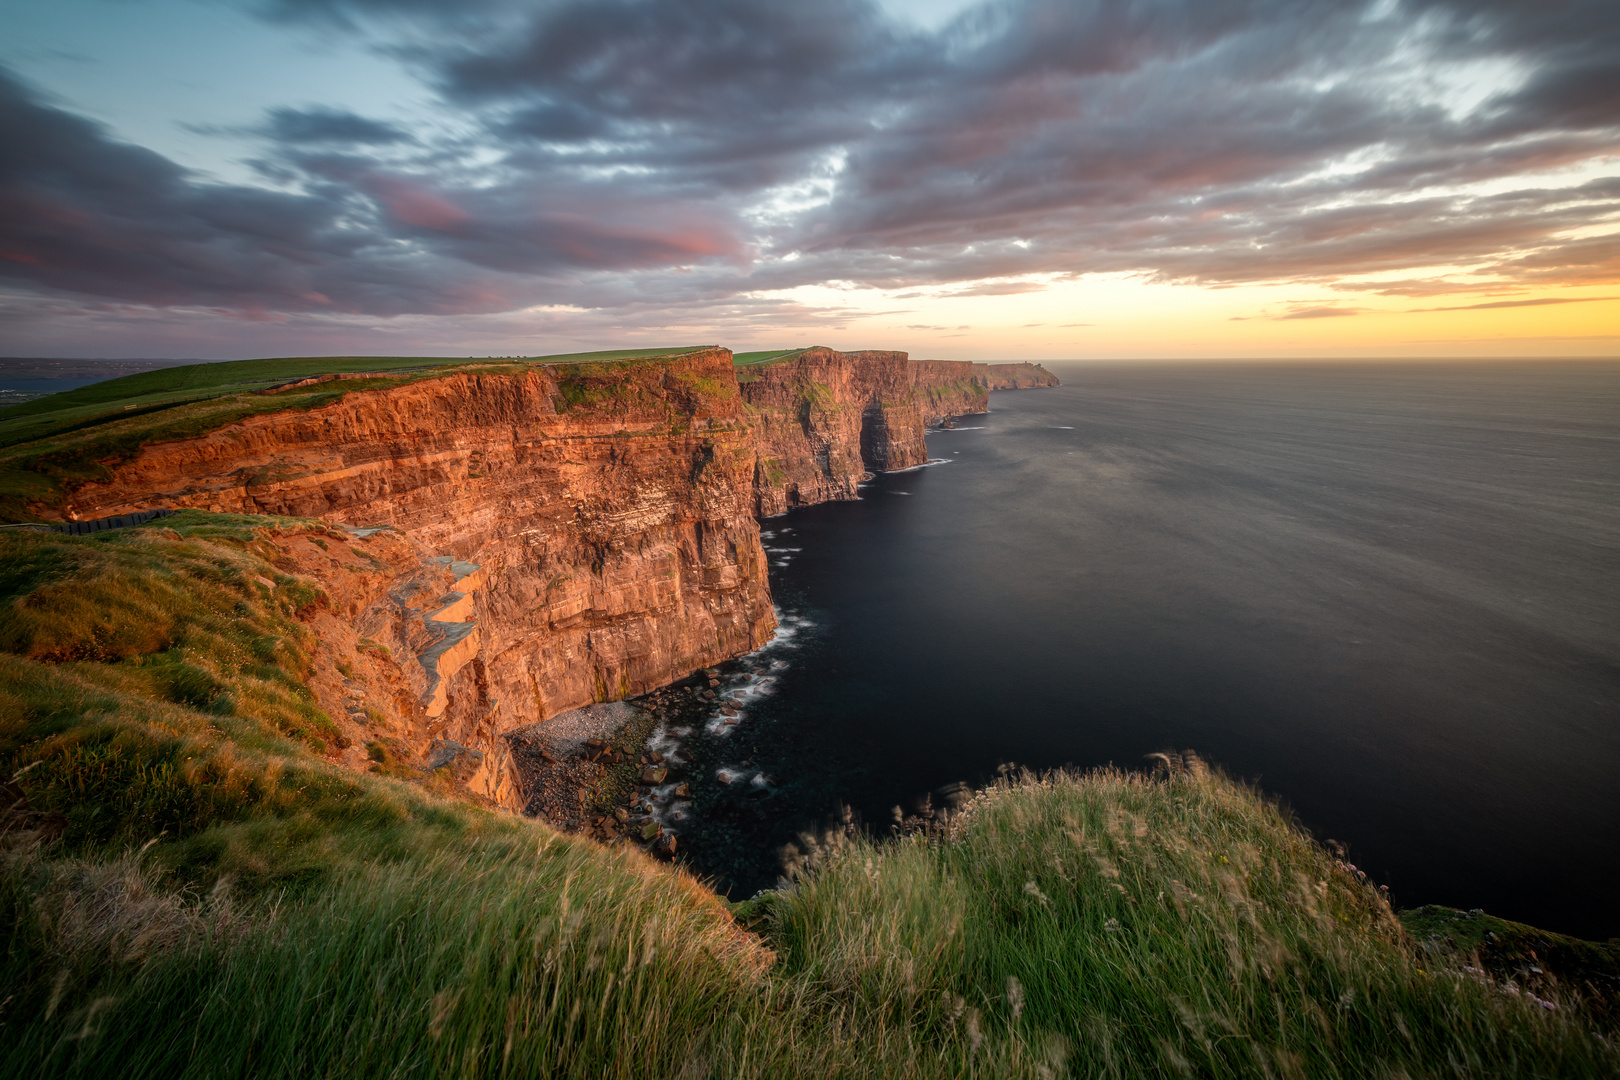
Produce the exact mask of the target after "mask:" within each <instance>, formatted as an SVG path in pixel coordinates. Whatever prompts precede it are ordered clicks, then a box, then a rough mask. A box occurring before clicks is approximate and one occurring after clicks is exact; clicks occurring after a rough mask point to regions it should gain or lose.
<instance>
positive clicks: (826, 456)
mask: <svg viewBox="0 0 1620 1080" xmlns="http://www.w3.org/2000/svg"><path fill="white" fill-rule="evenodd" d="M981 367H983V365H980V364H972V363H967V362H965V361H953V360H911V359H909V358H908V357H907V356H906V354H905V353H903V352H853V353H841V352H835V351H833V350H832V349H807V350H805V351H804V352H803V353H801V354H800V355H799V356H798V357H797V358H795V359H792V360H785V361H781V362H779V363H774V364H769V365H766V366H763V367H760V368H745V369H743V371H742V373H741V374H740V375H739V377H738V381H739V383H740V384H741V388H742V396H743V400H744V401H746V402H747V403H748V404H749V406H750V407H752V408H753V409H754V410H756V423H757V425H758V428H759V466H758V469H757V470H756V472H755V474H754V487H755V491H756V495H757V503H758V509H759V513H760V514H761V515H771V514H780V513H783V512H784V511H786V510H787V509H788V508H790V507H793V506H808V505H811V504H813V503H819V502H827V501H829V500H834V499H853V498H856V497H857V495H856V484H858V483H859V482H860V481H861V479H862V478H863V477H864V476H865V475H866V474H867V473H870V472H888V471H892V470H895V469H909V468H912V467H913V466H917V465H921V464H923V463H925V462H926V461H927V460H928V447H927V445H926V443H925V442H924V439H923V432H924V430H925V429H926V428H927V427H928V425H930V424H934V423H938V422H939V421H940V420H943V419H944V418H945V417H947V416H960V415H963V414H966V413H982V412H984V411H986V409H988V408H989V401H990V398H989V391H988V389H987V384H988V380H987V379H986V378H985V377H984V375H983V373H982V372H980V371H979V370H977V369H979V368H981Z"/></svg>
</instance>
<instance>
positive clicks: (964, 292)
mask: <svg viewBox="0 0 1620 1080" xmlns="http://www.w3.org/2000/svg"><path fill="white" fill-rule="evenodd" d="M1046 289H1047V285H1046V283H1045V282H1041V281H984V282H980V283H979V284H977V285H970V286H968V287H967V288H965V289H952V290H951V291H950V292H948V293H945V294H944V295H946V296H1017V295H1019V294H1020V293H1032V292H1045V291H1046Z"/></svg>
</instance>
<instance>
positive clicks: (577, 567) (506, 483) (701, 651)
mask: <svg viewBox="0 0 1620 1080" xmlns="http://www.w3.org/2000/svg"><path fill="white" fill-rule="evenodd" d="M1007 366H1009V367H1021V366H1019V365H1007ZM1015 374H1017V377H1025V376H1023V375H1022V374H1021V373H1015ZM323 377H324V378H326V379H327V380H328V381H327V382H326V383H325V384H323V385H326V386H330V387H334V388H337V389H338V390H339V391H340V393H337V394H334V396H333V400H331V401H330V403H327V404H322V405H319V406H318V407H313V408H308V409H288V410H284V411H274V412H265V413H260V414H258V415H250V416H248V417H246V418H245V419H242V420H240V421H238V422H235V423H231V424H229V425H228V426H224V427H221V428H219V429H217V430H213V431H209V432H206V433H205V434H201V435H198V436H195V437H190V438H180V439H170V440H168V441H163V442H156V443H153V444H151V445H145V446H142V447H140V448H139V450H138V451H136V452H134V453H132V454H130V455H129V456H127V457H126V458H125V459H123V460H110V461H107V462H104V463H103V469H104V476H105V479H101V480H96V481H93V482H88V483H84V484H82V485H81V486H78V487H77V488H76V489H74V490H72V491H71V492H70V493H69V494H68V495H67V496H66V498H65V502H64V504H63V506H62V508H61V509H62V511H63V513H64V515H65V516H66V517H68V518H70V519H85V518H96V517H103V516H107V515H111V514H118V513H125V512H128V511H130V510H133V509H138V508H142V507H150V506H169V507H175V508H195V509H201V510H209V511H215V512H227V513H246V514H271V515H288V516H296V517H304V518H319V519H321V520H323V521H325V522H327V523H329V524H332V525H341V526H345V527H346V528H347V529H348V530H350V533H351V534H354V535H358V536H360V537H363V538H366V539H368V540H369V538H370V537H371V536H372V535H374V534H373V533H371V532H370V530H372V529H376V528H379V527H384V526H387V527H391V529H392V530H395V531H397V533H398V534H399V535H398V536H397V538H396V539H395V540H391V541H389V542H388V543H387V544H383V545H382V547H384V548H387V550H388V551H390V552H391V554H390V555H388V556H387V558H386V559H385V560H384V562H383V563H377V562H376V558H377V556H375V555H372V556H363V557H362V562H360V563H355V564H354V565H350V563H352V562H353V560H351V559H350V558H349V556H348V555H347V554H343V553H334V554H333V555H331V556H330V557H328V556H323V555H310V558H312V559H313V564H312V565H308V566H302V570H303V572H306V573H309V574H311V575H312V576H314V577H316V578H317V579H318V580H325V579H327V578H336V579H337V580H338V581H339V582H340V587H339V588H337V589H336V590H335V591H334V595H336V596H338V600H337V601H336V603H337V607H336V609H335V610H336V611H337V612H338V616H339V617H341V619H342V620H343V624H344V626H343V629H342V631H341V632H340V631H339V629H337V628H336V627H333V628H330V632H331V633H332V634H338V635H339V636H342V634H348V635H349V636H353V637H355V638H356V640H357V641H358V640H360V639H364V640H367V641H372V642H375V643H377V644H379V645H381V646H383V647H384V648H385V649H387V650H388V651H389V655H391V656H394V657H396V658H401V657H406V658H411V659H412V662H401V663H399V664H398V665H397V666H398V668H399V670H398V672H396V673H393V674H389V675H388V676H387V680H385V681H389V682H390V683H391V684H398V685H399V686H401V687H404V688H408V691H409V692H408V693H406V692H405V691H404V690H403V689H402V690H401V691H400V693H397V694H394V695H393V698H396V699H398V700H397V702H396V704H395V705H392V706H390V711H389V714H388V720H389V723H388V728H389V730H390V731H391V732H394V734H395V735H396V736H397V737H398V738H399V739H400V740H401V741H402V743H403V744H404V745H403V749H402V752H408V753H409V754H414V755H424V754H426V753H427V752H428V751H429V750H430V749H431V748H432V747H434V746H441V747H442V746H443V745H444V744H454V747H456V748H464V749H466V750H467V751H470V752H473V753H475V754H476V755H481V758H480V760H481V761H482V762H483V764H482V765H481V766H480V768H481V769H482V770H483V771H482V772H480V773H479V774H478V777H477V778H475V779H476V780H477V782H476V784H475V787H476V788H477V790H478V791H479V793H480V794H482V795H485V796H487V797H490V798H494V799H497V800H501V801H511V799H510V798H509V796H510V792H509V791H508V790H507V789H508V788H509V787H510V784H509V779H507V778H505V777H504V773H503V771H502V766H501V765H500V762H501V760H502V759H503V758H504V755H505V740H504V739H503V738H501V736H503V735H504V734H505V733H507V732H509V731H512V730H514V729H516V728H519V727H523V726H526V725H528V724H532V723H534V722H536V721H540V720H544V719H547V718H549V717H551V716H553V715H555V714H557V713H559V712H562V711H565V710H568V709H572V708H576V707H578V706H580V705H585V704H589V703H591V702H598V701H611V700H617V699H620V698H624V697H629V696H633V695H636V694H640V693H644V692H646V691H648V690H651V689H653V688H655V687H658V686H661V685H664V684H665V683H668V682H670V681H673V680H675V679H678V678H681V677H683V676H685V675H686V674H688V673H690V672H691V671H693V670H694V669H696V668H700V667H705V666H708V665H711V664H714V663H716V662H718V661H720V660H723V659H726V658H727V657H731V656H735V655H738V654H740V653H743V652H747V651H750V650H752V649H755V648H758V647H759V646H760V645H762V644H764V643H765V642H766V641H767V640H768V639H769V638H770V636H771V635H772V633H773V631H774V629H775V625H776V624H775V616H774V613H773V609H772V606H771V598H770V590H769V583H768V580H767V572H766V559H765V555H764V551H763V549H762V548H761V546H760V541H759V525H758V522H757V520H756V514H773V513H779V512H781V511H783V510H785V509H787V508H788V507H790V506H795V505H807V504H810V503H816V502H823V501H826V500H829V499H851V498H855V497H856V484H857V482H858V481H859V480H860V479H861V478H862V477H864V476H865V475H866V474H868V473H869V472H873V471H879V470H893V469H904V468H910V467H912V466H915V465H920V464H923V463H924V462H926V461H927V460H928V450H927V446H926V444H925V442H924V431H925V429H926V428H927V427H928V426H929V425H930V424H934V423H937V422H938V421H940V420H942V419H944V418H945V417H947V416H951V415H957V414H962V413H974V412H983V411H985V409H986V408H987V404H988V392H989V391H988V387H989V386H990V385H992V384H993V383H994V382H995V381H996V380H997V379H998V378H1004V377H1003V376H999V375H994V374H992V373H991V372H989V371H988V369H986V368H985V366H984V365H975V364H970V363H965V362H963V363H959V362H951V361H912V360H910V359H908V358H907V356H906V355H905V354H904V353H898V352H857V353H839V352H835V351H833V350H830V349H819V348H818V349H810V350H807V351H806V352H804V353H803V354H800V355H799V356H797V357H796V358H794V359H792V360H790V361H784V362H781V363H776V364H770V365H767V366H763V367H759V368H744V369H742V370H741V374H740V375H739V373H738V372H737V371H736V370H735V369H734V368H733V365H732V356H731V353H730V352H729V351H727V350H725V349H718V348H715V349H703V350H697V351H693V352H688V353H683V354H679V355H672V356H663V357H656V358H651V359H641V360H635V361H629V362H622V363H596V364H568V365H563V364H557V365H544V364H516V365H487V364H485V365H469V366H467V367H465V368H461V369H451V370H447V371H445V372H444V373H443V374H434V375H431V376H428V377H422V378H417V379H415V380H414V381H408V382H403V383H398V384H386V385H378V384H377V383H375V382H374V381H373V382H366V381H364V380H357V381H354V382H349V383H345V382H344V381H343V380H342V379H341V378H340V377H336V376H331V375H327V376H323ZM1008 377H1014V376H1008ZM345 386H352V387H355V389H351V390H346V391H344V390H343V389H342V388H343V387H345ZM281 389H283V390H285V389H287V388H286V387H282V388H281ZM375 535H378V536H385V535H393V534H392V533H389V534H375ZM379 543H381V541H380V540H379ZM368 549H369V548H368ZM313 550H314V549H311V552H313ZM323 550H324V549H323ZM352 550H354V551H359V550H360V549H359V548H352ZM377 550H379V551H380V550H382V548H379V549H377ZM306 554H308V553H306ZM328 563H329V564H330V565H328ZM374 563H375V565H376V567H382V566H383V565H385V564H386V566H387V568H388V573H387V574H386V575H385V578H386V580H385V579H384V578H377V577H376V574H372V575H371V576H370V577H367V578H366V579H365V580H368V581H372V584H371V586H369V587H368V589H366V590H361V591H359V592H357V591H356V589H357V588H358V586H357V584H356V581H358V580H359V579H355V580H350V577H349V575H354V574H357V573H359V572H360V570H361V569H367V568H371V567H372V566H373V564H374ZM378 573H381V570H380V569H379V570H378ZM373 578H376V580H372V579H373ZM356 647H357V648H360V647H359V646H356ZM360 651H362V652H363V651H364V649H363V648H361V649H360ZM379 678H381V675H379ZM318 689H319V690H320V693H321V696H322V701H323V703H325V699H326V698H327V697H332V698H333V703H332V705H331V708H332V709H333V710H334V715H337V712H336V710H341V709H344V708H347V706H348V704H349V702H348V701H347V700H346V699H344V697H343V695H344V694H347V693H349V692H351V691H352V690H353V689H354V688H353V687H352V686H348V685H345V686H344V687H341V688H339V687H337V686H336V684H334V686H333V687H323V688H318ZM407 698H408V699H410V700H412V701H414V702H415V704H414V705H413V706H410V707H409V708H407V707H406V706H405V704H403V703H404V702H405V701H406V699H407ZM491 770H493V772H491Z"/></svg>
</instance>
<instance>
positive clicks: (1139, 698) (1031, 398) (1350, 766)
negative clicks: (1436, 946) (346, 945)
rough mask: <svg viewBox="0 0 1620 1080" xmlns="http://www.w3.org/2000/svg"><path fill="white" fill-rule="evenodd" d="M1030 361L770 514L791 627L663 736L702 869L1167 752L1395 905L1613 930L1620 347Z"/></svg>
mask: <svg viewBox="0 0 1620 1080" xmlns="http://www.w3.org/2000/svg"><path fill="white" fill-rule="evenodd" d="M1051 367H1052V369H1053V370H1054V371H1055V372H1056V373H1057V374H1058V375H1059V377H1060V378H1061V379H1062V380H1063V384H1064V385H1063V386H1062V387H1061V388H1059V389H1055V390H1040V391H1021V392H1009V393H998V394H994V395H992V398H991V407H992V410H993V411H992V412H991V413H990V414H989V415H988V416H984V417H973V418H968V419H966V420H964V421H963V426H962V427H961V428H960V429H958V430H955V431H942V432H938V433H935V434H931V435H930V437H929V448H930V450H931V452H932V453H933V455H934V456H935V457H937V458H943V459H946V460H947V462H948V463H947V464H941V465H937V466H934V467H928V468H923V469H919V470H914V471H912V472H908V473H900V474H888V475H884V476H881V477H879V478H878V479H877V480H876V481H874V482H873V483H872V484H870V485H869V486H868V487H866V488H865V489H864V494H865V497H864V498H863V499H862V501H860V502H856V503H843V504H833V505H826V506H820V507H812V508H809V509H805V510H799V511H794V512H792V513H790V514H788V515H786V516H784V517H780V518H774V519H771V520H769V521H768V522H766V524H765V529H766V532H767V534H768V535H767V538H766V545H767V548H768V549H769V550H771V552H772V560H773V569H772V575H773V577H772V587H773V589H774V591H775V594H776V597H777V602H778V605H779V607H780V608H781V612H782V615H783V619H784V627H785V630H786V633H785V634H784V635H783V638H782V640H780V641H779V642H777V643H776V644H774V645H773V646H772V647H770V648H769V649H767V650H765V651H764V652H762V653H760V654H756V655H755V656H752V657H748V658H745V659H744V660H742V661H738V662H733V663H732V664H730V665H728V666H727V669H726V670H727V674H728V686H729V687H732V688H734V689H733V691H732V692H733V693H737V694H739V696H740V698H741V700H740V704H741V705H742V706H743V711H742V716H741V722H740V723H737V724H735V725H724V724H723V723H720V722H718V718H717V719H716V720H715V721H711V723H710V724H709V725H708V728H707V730H705V729H704V728H703V727H701V726H699V727H695V728H693V729H692V730H691V732H690V734H689V735H687V736H686V737H684V738H682V739H681V740H680V741H681V743H682V744H683V747H684V749H685V750H686V752H688V753H690V754H691V755H693V756H694V757H695V758H696V759H697V760H696V762H695V763H694V765H693V767H692V774H693V776H694V778H695V781H696V782H695V783H694V796H695V799H694V805H693V807H692V812H691V815H690V820H689V821H688V822H687V823H686V824H685V826H684V829H683V832H684V839H685V841H686V850H687V852H688V856H689V858H690V859H691V860H692V863H693V865H694V868H695V869H697V870H699V871H702V872H706V873H709V874H712V875H715V876H716V877H717V878H718V879H719V880H720V882H721V884H722V885H728V886H730V887H731V889H732V892H733V894H734V895H735V894H738V893H742V894H746V893H748V892H752V891H753V890H754V889H755V888H758V887H761V886H764V885H768V884H770V883H771V882H772V881H773V880H774V878H775V870H776V865H777V863H776V859H777V854H776V853H777V849H778V848H779V847H780V845H781V844H783V843H785V842H787V841H789V840H791V839H792V837H793V836H794V835H795V833H796V832H797V831H798V830H800V829H802V828H805V827H807V826H809V825H812V824H814V823H816V822H818V821H825V820H826V819H827V817H828V815H829V814H831V813H832V812H833V810H834V808H835V807H836V806H837V805H838V804H839V803H841V802H842V803H847V804H848V805H850V806H852V807H853V808H854V809H855V810H856V811H857V813H859V814H860V815H861V816H862V818H863V819H865V820H866V821H868V822H871V823H873V824H876V825H879V826H884V825H886V824H887V822H889V821H890V820H891V810H890V808H891V807H893V806H895V805H897V804H898V805H902V806H905V807H907V808H909V807H911V806H912V805H913V804H914V803H915V802H916V800H917V799H918V798H919V797H921V796H924V795H926V794H927V793H929V792H931V791H934V790H936V789H940V788H941V787H942V786H943V785H947V784H949V783H950V782H953V781H967V782H983V781H985V780H986V779H989V778H991V777H993V776H994V774H995V770H996V767H997V765H999V764H1000V763H1002V762H1017V763H1019V764H1022V765H1029V766H1033V767H1037V768H1040V767H1049V766H1056V765H1063V764H1067V763H1072V764H1074V765H1078V766H1092V765H1100V764H1104V763H1108V762H1114V763H1118V764H1122V765H1129V766H1132V767H1137V766H1141V765H1143V764H1144V762H1143V755H1145V754H1147V753H1149V752H1152V751H1155V750H1161V749H1166V748H1194V749H1196V750H1197V751H1198V752H1199V753H1201V754H1203V755H1204V756H1205V757H1206V758H1208V759H1210V760H1212V761H1214V762H1216V763H1218V764H1220V765H1221V766H1223V767H1225V768H1226V769H1227V770H1228V771H1229V772H1231V773H1233V774H1235V775H1238V776H1242V777H1246V778H1250V779H1253V780H1256V781H1258V783H1259V784H1260V785H1261V786H1262V787H1263V788H1264V789H1265V790H1266V791H1267V792H1269V793H1271V794H1273V795H1276V796H1278V797H1280V798H1282V799H1283V800H1285V801H1286V802H1287V803H1288V804H1289V805H1290V806H1291V807H1293V809H1294V810H1295V811H1296V812H1297V813H1298V814H1299V815H1300V817H1301V819H1302V820H1303V821H1304V822H1305V823H1306V824H1307V825H1309V826H1310V827H1311V828H1312V829H1313V830H1314V831H1315V832H1316V833H1317V835H1318V836H1322V837H1331V838H1336V839H1339V840H1341V841H1344V842H1345V843H1347V844H1348V845H1349V847H1350V850H1351V858H1352V859H1353V860H1354V861H1356V862H1357V863H1358V864H1360V865H1361V866H1362V867H1363V868H1364V869H1366V870H1367V871H1368V872H1369V873H1371V874H1372V875H1373V876H1374V877H1375V878H1376V879H1377V880H1379V881H1380V882H1382V883H1385V884H1388V885H1389V886H1390V887H1391V889H1392V894H1393V896H1394V897H1395V900H1396V902H1397V904H1399V905H1401V906H1410V905H1415V904H1420V903H1426V902H1440V903H1447V904H1453V905H1457V906H1460V907H1484V908H1486V909H1487V910H1490V911H1492V912H1494V913H1497V914H1500V915H1503V916H1506V917H1510V918H1516V919H1522V920H1525V921H1528V922H1532V923H1535V924H1538V925H1542V926H1546V927H1549V928H1554V929H1561V930H1565V931H1569V932H1573V933H1579V934H1583V935H1586V936H1591V937H1608V936H1610V935H1617V934H1620V904H1617V902H1616V899H1615V888H1616V885H1617V883H1620V882H1617V879H1620V872H1617V871H1616V869H1615V866H1616V862H1617V860H1620V588H1617V582H1620V365H1617V364H1563V363H1546V364H1523V363H1514V364H1498V363H1492V364H1477V365H1455V364H1452V365H1431V366H1403V367H1391V366H1387V365H1379V366H1374V365H1362V366H1358V365H1349V364H1334V365H1328V366H1313V367H1287V366H1277V365H1239V364H1223V365H1218V366H1211V365H1201V366H1175V367H1168V366H1124V365H1119V366H1111V365H1081V364H1054V365H1051ZM722 770H724V772H723V773H722ZM722 779H724V780H730V781H731V782H730V783H722V782H721V780H722Z"/></svg>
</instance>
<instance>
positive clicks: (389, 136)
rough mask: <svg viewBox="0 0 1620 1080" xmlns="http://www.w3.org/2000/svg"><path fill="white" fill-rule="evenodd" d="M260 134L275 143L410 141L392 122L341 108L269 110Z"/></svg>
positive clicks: (370, 143) (385, 142)
mask: <svg viewBox="0 0 1620 1080" xmlns="http://www.w3.org/2000/svg"><path fill="white" fill-rule="evenodd" d="M263 130H264V133H265V134H266V135H268V136H269V137H270V138H271V139H274V140H275V141H277V142H281V143H288V144H292V145H302V144H307V143H346V144H349V145H352V146H368V145H369V146H387V145H389V144H392V143H403V142H410V141H412V140H411V136H410V135H409V134H408V133H407V132H405V131H402V130H401V129H399V128H397V127H395V126H394V125H393V124H386V123H383V122H382V121H381V120H370V119H367V118H366V117H364V116H356V115H355V114H354V113H352V112H347V111H345V110H342V109H287V108H281V109H271V110H270V116H269V118H268V120H267V121H266V122H265V125H264V129H263Z"/></svg>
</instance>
